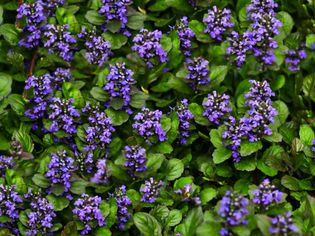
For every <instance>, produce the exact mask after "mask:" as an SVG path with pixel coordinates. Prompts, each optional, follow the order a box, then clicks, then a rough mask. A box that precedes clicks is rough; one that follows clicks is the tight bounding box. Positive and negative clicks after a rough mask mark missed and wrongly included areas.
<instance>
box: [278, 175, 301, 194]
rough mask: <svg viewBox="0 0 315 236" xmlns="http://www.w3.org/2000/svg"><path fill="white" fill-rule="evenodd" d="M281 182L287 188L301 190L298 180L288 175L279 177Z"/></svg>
mask: <svg viewBox="0 0 315 236" xmlns="http://www.w3.org/2000/svg"><path fill="white" fill-rule="evenodd" d="M281 184H282V185H283V186H284V187H286V188H287V189H290V190H292V191H299V190H301V189H300V185H299V180H298V179H297V178H294V177H292V176H289V175H285V176H283V177H282V178H281Z"/></svg>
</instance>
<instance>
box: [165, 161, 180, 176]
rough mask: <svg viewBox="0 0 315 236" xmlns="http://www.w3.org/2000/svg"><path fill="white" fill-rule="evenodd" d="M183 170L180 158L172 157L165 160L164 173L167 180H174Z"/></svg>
mask: <svg viewBox="0 0 315 236" xmlns="http://www.w3.org/2000/svg"><path fill="white" fill-rule="evenodd" d="M183 172H184V164H183V162H182V161H181V160H179V159H176V158H172V159H171V160H169V161H168V162H167V165H166V169H165V173H166V179H167V180H170V181H171V180H175V179H177V178H179V177H180V176H181V175H182V173H183Z"/></svg>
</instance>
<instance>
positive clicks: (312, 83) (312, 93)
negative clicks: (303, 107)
mask: <svg viewBox="0 0 315 236" xmlns="http://www.w3.org/2000/svg"><path fill="white" fill-rule="evenodd" d="M302 90H303V93H304V94H305V95H306V96H308V97H309V98H310V99H312V101H315V73H312V74H309V75H307V76H306V77H305V78H304V79H303V86H302Z"/></svg>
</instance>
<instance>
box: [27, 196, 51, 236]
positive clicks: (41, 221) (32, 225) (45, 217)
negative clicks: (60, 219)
mask: <svg viewBox="0 0 315 236" xmlns="http://www.w3.org/2000/svg"><path fill="white" fill-rule="evenodd" d="M24 197H25V199H29V200H30V201H31V203H30V206H31V209H30V211H29V212H27V213H26V214H27V218H28V228H29V229H28V230H27V231H26V236H31V235H38V234H40V235H47V234H48V232H49V229H51V228H52V227H53V219H54V218H55V217H56V213H55V212H54V208H53V206H52V204H50V203H49V202H48V200H47V199H46V198H42V197H41V196H40V195H39V194H34V193H32V192H31V191H30V190H29V192H28V193H27V194H25V195H24Z"/></svg>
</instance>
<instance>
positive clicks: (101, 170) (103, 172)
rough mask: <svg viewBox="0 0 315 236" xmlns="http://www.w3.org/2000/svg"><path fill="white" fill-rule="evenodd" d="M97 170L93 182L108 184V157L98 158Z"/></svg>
mask: <svg viewBox="0 0 315 236" xmlns="http://www.w3.org/2000/svg"><path fill="white" fill-rule="evenodd" d="M96 168H97V170H96V172H95V174H94V176H93V177H92V178H91V182H93V183H96V184H108V182H109V173H108V169H107V166H106V159H98V161H97V164H96Z"/></svg>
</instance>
